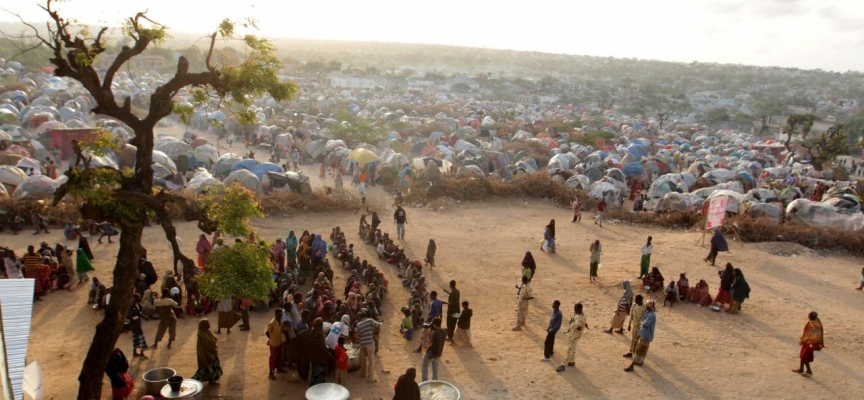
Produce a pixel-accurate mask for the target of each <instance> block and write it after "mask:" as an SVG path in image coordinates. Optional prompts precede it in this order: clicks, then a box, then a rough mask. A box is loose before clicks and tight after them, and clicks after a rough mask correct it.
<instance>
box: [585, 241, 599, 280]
mask: <svg viewBox="0 0 864 400" xmlns="http://www.w3.org/2000/svg"><path fill="white" fill-rule="evenodd" d="M588 250H589V251H590V252H591V259H590V260H591V264H590V265H591V267H590V270H589V272H588V281H589V282H591V283H594V281H596V280H597V270H598V269H599V267H600V255H601V254H603V247H602V246H601V245H600V239H597V240H595V241H594V243H591V247H590V248H589V249H588Z"/></svg>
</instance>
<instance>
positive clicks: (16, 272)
mask: <svg viewBox="0 0 864 400" xmlns="http://www.w3.org/2000/svg"><path fill="white" fill-rule="evenodd" d="M78 251H79V252H80V251H81V249H78ZM79 254H80V253H79ZM3 263H4V264H5V266H6V277H7V278H9V279H22V278H24V263H22V262H21V258H20V257H16V256H15V251H14V250H12V249H9V250H6V259H5V260H3ZM79 265H80V264H79ZM90 268H91V270H92V268H93V267H90ZM84 276H85V277H86V276H87V273H86V272H85V273H84ZM88 279H89V278H88ZM81 282H83V280H82V279H81V271H80V270H79V271H78V283H81Z"/></svg>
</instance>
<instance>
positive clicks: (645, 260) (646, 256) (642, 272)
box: [639, 236, 654, 279]
mask: <svg viewBox="0 0 864 400" xmlns="http://www.w3.org/2000/svg"><path fill="white" fill-rule="evenodd" d="M641 251H642V261H641V262H640V263H639V279H642V278H644V277H646V276H648V268H649V266H650V265H651V253H653V252H654V245H653V244H651V236H648V241H647V242H645V244H643V245H642V250H641Z"/></svg>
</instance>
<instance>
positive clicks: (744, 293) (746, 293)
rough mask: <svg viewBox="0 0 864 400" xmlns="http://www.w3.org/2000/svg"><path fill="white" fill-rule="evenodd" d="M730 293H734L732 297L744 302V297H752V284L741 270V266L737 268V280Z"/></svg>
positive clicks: (733, 283)
mask: <svg viewBox="0 0 864 400" xmlns="http://www.w3.org/2000/svg"><path fill="white" fill-rule="evenodd" d="M730 293H731V294H732V299H733V300H735V301H737V302H739V303H743V302H744V299H747V298H750V285H749V284H748V283H747V280H745V279H744V273H743V272H741V269H740V268H735V281H734V282H732V289H731V290H730Z"/></svg>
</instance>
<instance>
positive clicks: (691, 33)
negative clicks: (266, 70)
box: [0, 0, 864, 71]
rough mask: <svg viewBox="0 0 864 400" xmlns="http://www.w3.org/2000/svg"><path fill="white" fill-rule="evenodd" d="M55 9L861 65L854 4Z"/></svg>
mask: <svg viewBox="0 0 864 400" xmlns="http://www.w3.org/2000/svg"><path fill="white" fill-rule="evenodd" d="M6 3H7V4H6V5H4V6H3V7H4V8H9V9H11V10H13V11H18V12H20V13H22V15H23V16H24V17H25V19H27V20H31V21H42V20H44V19H45V14H44V12H42V11H41V10H40V9H39V8H38V7H37V5H36V4H37V2H30V1H28V0H24V1H20V2H18V3H17V4H14V5H11V4H8V3H10V2H6ZM133 3H137V4H133ZM139 4H140V5H139ZM145 4H146V6H145ZM217 4H218V5H219V6H218V7H217V6H215V5H217ZM223 4H224V5H223ZM57 7H58V8H60V9H62V10H66V12H65V13H64V14H63V15H66V16H67V17H74V18H77V19H78V20H79V21H81V22H84V23H93V24H99V23H101V24H109V25H115V24H117V23H118V21H120V20H121V18H123V17H125V16H129V15H131V14H134V12H136V11H140V10H141V9H143V8H144V7H147V8H149V10H150V13H149V15H150V16H151V17H152V18H154V19H155V20H157V21H159V22H162V23H164V24H166V25H168V26H170V27H171V28H172V29H173V30H177V31H185V32H190V33H202V34H203V33H206V32H208V31H213V29H214V27H215V26H216V25H217V24H218V22H219V21H221V20H222V19H223V18H225V17H226V16H227V17H231V18H241V17H243V16H253V17H255V18H257V19H258V21H259V28H260V29H261V31H260V33H262V34H264V35H267V36H272V37H296V38H314V39H336V40H361V41H381V42H406V43H438V44H450V45H460V46H472V47H490V48H501V49H515V50H532V51H542V52H554V53H568V54H584V55H595V56H613V57H636V58H644V59H658V60H668V61H683V62H690V61H702V62H723V63H738V64H755V65H762V66H768V65H779V66H784V67H799V68H822V69H826V70H835V71H846V70H850V69H851V70H857V71H862V70H864V0H594V1H584V0H533V1H519V2H516V1H512V2H511V1H501V0H497V1H491V0H461V1H454V0H436V1H416V0H415V1H404V0H403V1H395V0H367V1H346V0H317V1H293V0H287V1H285V0H283V1H276V0H255V1H248V0H239V1H231V2H229V1H226V0H217V1H183V0H174V1H168V0H145V1H141V2H132V1H114V0H112V1H108V0H68V1H67V2H64V3H60V4H58V5H57ZM11 19H12V18H11V17H10V16H8V15H5V14H3V13H0V20H11Z"/></svg>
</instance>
